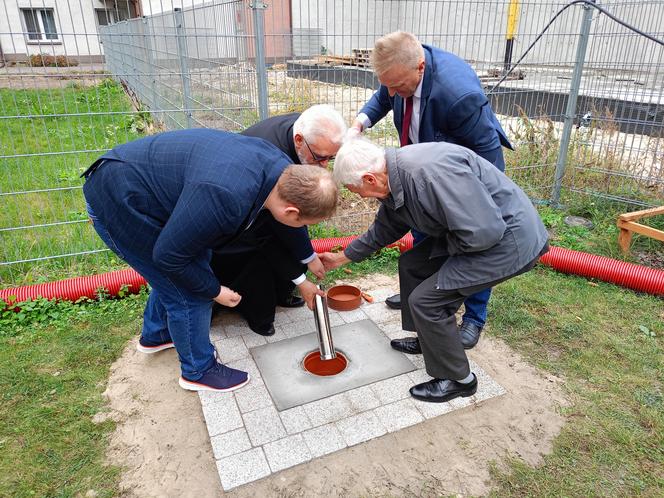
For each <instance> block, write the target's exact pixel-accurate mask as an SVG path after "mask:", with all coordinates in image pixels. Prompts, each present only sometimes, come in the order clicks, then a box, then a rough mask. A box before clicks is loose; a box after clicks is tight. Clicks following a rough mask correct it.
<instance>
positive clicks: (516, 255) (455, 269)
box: [344, 142, 548, 289]
mask: <svg viewBox="0 0 664 498" xmlns="http://www.w3.org/2000/svg"><path fill="white" fill-rule="evenodd" d="M385 158H386V162H387V172H388V178H389V182H390V194H389V195H388V197H387V198H385V199H381V204H382V205H381V206H380V209H379V210H378V213H377V214H376V219H375V220H374V222H373V224H372V225H371V227H369V229H368V230H367V231H366V232H365V233H364V234H363V235H361V236H360V237H358V239H356V240H355V241H353V242H352V243H351V244H350V245H349V246H348V247H347V248H346V250H345V251H344V254H345V255H346V257H348V258H349V259H351V260H352V261H361V260H362V259H364V258H366V257H368V256H369V255H371V254H372V253H373V252H374V251H376V250H378V249H380V248H381V247H385V246H386V245H389V244H391V243H392V242H395V241H396V240H398V239H399V238H401V237H402V236H403V235H405V234H406V233H407V232H408V230H410V228H415V229H417V230H419V231H420V232H423V233H425V234H427V235H429V236H431V237H434V238H435V239H436V240H435V243H434V248H433V250H432V253H431V256H432V257H438V256H449V257H448V258H447V259H446V260H445V262H444V263H443V265H442V266H441V268H440V270H439V272H438V287H439V288H441V289H459V288H464V287H471V286H475V285H480V284H484V283H487V282H491V281H494V280H499V279H501V278H504V277H508V276H510V275H513V274H514V273H516V272H518V271H519V270H520V269H522V268H523V267H524V266H526V265H527V264H528V263H530V262H531V261H532V260H534V259H535V258H536V257H537V256H538V255H539V254H540V252H541V251H542V249H543V248H544V246H545V245H546V243H547V240H548V233H547V231H546V229H545V228H544V225H543V224H542V221H541V220H540V217H539V215H538V214H537V211H536V210H535V208H534V207H533V205H532V203H531V202H530V200H529V199H528V196H526V194H525V193H524V192H523V191H522V190H521V189H520V188H519V187H518V186H517V185H516V184H515V183H514V182H513V181H512V180H510V179H509V178H508V177H507V176H505V175H504V174H503V173H501V172H500V171H498V169H497V168H496V167H495V166H493V164H491V163H490V162H488V161H486V160H485V159H482V158H481V157H479V156H478V155H477V154H475V153H474V152H472V151H470V150H468V149H466V148H464V147H461V146H459V145H454V144H449V143H445V142H435V143H421V144H414V145H409V146H407V147H402V148H400V149H387V150H386V153H385Z"/></svg>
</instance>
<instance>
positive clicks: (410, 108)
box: [401, 95, 413, 147]
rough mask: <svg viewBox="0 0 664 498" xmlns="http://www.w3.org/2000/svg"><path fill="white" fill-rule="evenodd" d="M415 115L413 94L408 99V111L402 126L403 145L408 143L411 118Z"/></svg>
mask: <svg viewBox="0 0 664 498" xmlns="http://www.w3.org/2000/svg"><path fill="white" fill-rule="evenodd" d="M412 116H413V96H412V95H411V96H410V97H408V98H407V99H406V112H405V113H404V115H403V125H402V126H401V147H403V146H404V145H408V130H410V118H411V117H412Z"/></svg>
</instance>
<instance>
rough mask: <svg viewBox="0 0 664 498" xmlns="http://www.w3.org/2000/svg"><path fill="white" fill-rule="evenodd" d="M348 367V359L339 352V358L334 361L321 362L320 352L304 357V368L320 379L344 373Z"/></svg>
mask: <svg viewBox="0 0 664 498" xmlns="http://www.w3.org/2000/svg"><path fill="white" fill-rule="evenodd" d="M346 365H348V360H347V359H346V357H345V356H344V355H343V354H341V353H340V352H339V351H337V357H336V358H334V359H333V360H321V358H320V352H319V351H312V352H311V353H309V354H308V355H306V356H305V357H304V361H303V362H302V366H303V367H304V369H305V370H306V371H307V372H309V373H312V374H314V375H318V376H320V377H330V376H332V375H337V374H339V373H341V372H343V371H344V370H345V369H346Z"/></svg>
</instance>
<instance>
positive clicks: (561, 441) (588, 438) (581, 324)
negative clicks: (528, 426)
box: [489, 267, 664, 497]
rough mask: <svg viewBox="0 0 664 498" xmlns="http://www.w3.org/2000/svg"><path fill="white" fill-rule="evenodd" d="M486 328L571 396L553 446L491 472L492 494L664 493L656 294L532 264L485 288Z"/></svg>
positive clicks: (662, 372)
mask: <svg viewBox="0 0 664 498" xmlns="http://www.w3.org/2000/svg"><path fill="white" fill-rule="evenodd" d="M489 333H490V334H492V335H495V336H498V337H500V338H502V339H504V340H506V341H507V342H508V344H510V345H511V346H512V347H513V348H514V349H516V350H517V351H519V352H521V353H522V354H524V355H525V357H526V358H528V359H529V360H530V362H532V363H533V364H535V365H537V366H538V367H540V368H542V369H544V370H546V371H549V372H552V373H554V374H556V375H560V376H562V377H563V378H564V380H565V384H564V389H565V391H566V392H567V395H568V396H569V397H570V399H571V400H572V406H570V407H569V408H565V409H563V412H562V413H563V415H564V416H565V417H566V419H567V423H566V424H565V426H564V428H563V430H562V433H561V434H560V436H558V437H557V439H556V440H555V444H554V450H553V453H552V454H551V455H548V456H546V457H545V461H544V464H543V465H542V466H540V467H538V468H532V467H529V466H528V465H526V464H524V463H523V462H521V461H519V460H513V461H511V464H510V466H509V468H508V470H507V471H498V470H495V471H494V479H495V481H496V483H497V484H498V490H497V491H496V492H495V493H494V495H495V496H551V497H553V496H556V497H557V496H662V495H663V494H664V471H663V469H664V450H663V448H664V384H663V383H664V350H663V347H662V346H663V344H662V337H663V335H664V314H663V312H662V301H661V299H657V298H655V297H652V296H645V295H639V294H636V293H633V292H630V291H627V290H624V289H620V288H618V287H615V286H613V285H610V284H605V283H597V284H596V286H595V285H590V284H589V282H588V281H587V280H585V279H583V278H577V277H572V276H566V275H562V274H558V273H555V272H553V271H550V270H548V269H545V268H541V267H539V268H537V269H536V271H533V272H531V273H529V274H526V275H524V276H522V277H519V278H517V279H514V280H511V281H508V282H506V283H504V284H501V285H499V286H498V287H497V288H496V289H495V290H494V296H493V297H492V300H491V308H490V332H489ZM498 467H499V466H498Z"/></svg>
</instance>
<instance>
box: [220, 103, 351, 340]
mask: <svg viewBox="0 0 664 498" xmlns="http://www.w3.org/2000/svg"><path fill="white" fill-rule="evenodd" d="M346 129H347V128H346V123H345V122H344V119H343V117H342V116H341V114H339V112H337V111H336V110H335V109H334V108H333V107H332V106H329V105H324V104H320V105H314V106H311V107H309V108H308V109H306V110H305V111H304V112H302V113H301V114H300V113H290V114H285V115H279V116H273V117H271V118H268V119H266V120H264V121H261V122H259V123H257V124H255V125H253V126H251V127H249V128H247V129H246V130H244V131H243V132H242V134H243V135H247V136H250V137H258V138H262V139H264V140H267V141H268V142H270V143H271V144H272V145H274V146H275V147H277V148H278V149H280V150H281V151H282V152H284V153H285V154H286V155H287V156H289V157H290V159H291V161H293V163H294V164H311V165H316V166H320V167H323V168H325V167H327V164H328V161H329V160H330V159H332V158H333V157H334V155H335V154H336V153H337V151H338V150H339V147H341V143H342V141H343V139H344V136H345V134H346ZM269 218H270V214H269V213H268V212H265V213H264V214H263V216H262V217H261V218H260V219H259V220H257V222H256V223H254V226H252V228H251V229H250V230H248V231H247V232H245V233H244V234H243V235H242V236H241V237H239V238H238V240H237V241H236V242H235V243H234V244H232V245H230V246H227V247H224V249H223V251H222V252H220V253H219V254H215V256H214V257H213V258H212V264H211V265H212V269H213V270H214V271H215V274H216V275H217V277H218V278H219V280H220V282H222V283H224V284H226V285H229V286H230V287H232V288H234V289H237V290H238V292H239V293H240V294H242V295H243V296H244V299H243V302H241V303H240V305H239V306H238V307H237V310H238V311H239V312H240V314H241V315H242V316H243V317H244V318H245V320H246V321H247V323H248V324H249V327H250V328H251V329H252V330H253V331H254V332H256V333H257V334H260V335H272V334H274V332H275V330H274V325H273V322H274V314H275V307H276V306H277V305H278V306H283V307H288V308H293V307H298V306H302V305H304V300H303V299H302V298H301V297H298V296H295V295H293V291H294V289H295V286H296V285H299V284H300V283H301V282H302V281H303V280H304V278H305V277H304V273H305V272H306V270H307V268H308V269H309V270H310V271H311V272H312V273H313V274H314V275H316V276H317V277H319V278H323V277H324V276H325V271H324V268H323V265H322V263H321V262H320V259H319V258H318V256H317V255H316V253H315V252H314V250H313V247H312V246H311V242H310V241H309V238H308V235H307V234H306V227H305V228H304V229H303V234H302V237H301V239H300V240H299V241H298V240H292V235H293V234H292V233H289V232H283V231H282V232H281V233H278V232H275V230H279V225H275V224H274V223H270V222H269ZM292 253H296V254H297V255H298V258H299V260H296V259H294V258H293V257H292V256H291V254H292ZM229 261H231V262H232V264H229ZM222 262H223V264H221V263H222Z"/></svg>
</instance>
